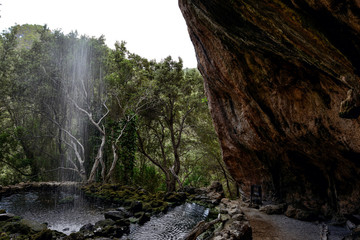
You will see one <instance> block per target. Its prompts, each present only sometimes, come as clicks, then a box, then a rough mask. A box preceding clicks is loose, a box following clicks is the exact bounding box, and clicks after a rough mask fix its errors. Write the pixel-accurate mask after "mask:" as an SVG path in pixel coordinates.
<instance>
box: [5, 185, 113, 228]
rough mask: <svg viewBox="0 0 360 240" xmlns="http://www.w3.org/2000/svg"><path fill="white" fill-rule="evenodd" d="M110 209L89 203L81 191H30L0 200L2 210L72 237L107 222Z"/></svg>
mask: <svg viewBox="0 0 360 240" xmlns="http://www.w3.org/2000/svg"><path fill="white" fill-rule="evenodd" d="M107 207H108V206H105V205H99V204H94V203H92V202H90V201H87V200H86V199H85V198H84V197H83V195H82V194H81V192H80V191H77V192H75V193H74V192H67V191H46V192H41V191H30V192H22V193H17V194H13V195H11V196H6V197H1V198H0V209H5V210H6V211H7V212H9V213H13V214H15V215H19V216H21V217H23V218H26V219H30V220H34V221H36V222H39V223H47V224H48V227H49V228H50V229H53V230H57V231H60V232H63V233H65V234H70V233H72V232H76V231H78V230H79V229H80V228H81V227H82V226H83V225H85V224H87V223H93V224H94V223H95V222H97V221H99V220H102V219H104V211H105V209H106V208H107Z"/></svg>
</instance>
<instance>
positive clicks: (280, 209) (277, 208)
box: [259, 203, 287, 215]
mask: <svg viewBox="0 0 360 240" xmlns="http://www.w3.org/2000/svg"><path fill="white" fill-rule="evenodd" d="M286 207H287V205H286V203H283V204H276V205H273V204H271V205H266V206H262V207H260V209H259V211H261V212H264V213H266V214H268V215H272V214H283V213H284V212H285V211H286Z"/></svg>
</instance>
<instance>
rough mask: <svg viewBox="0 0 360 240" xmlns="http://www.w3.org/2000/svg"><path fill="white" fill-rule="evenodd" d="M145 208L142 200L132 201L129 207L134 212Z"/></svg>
mask: <svg viewBox="0 0 360 240" xmlns="http://www.w3.org/2000/svg"><path fill="white" fill-rule="evenodd" d="M142 210H143V204H142V202H140V201H132V202H131V204H130V207H129V211H130V212H132V213H137V212H141V211H142Z"/></svg>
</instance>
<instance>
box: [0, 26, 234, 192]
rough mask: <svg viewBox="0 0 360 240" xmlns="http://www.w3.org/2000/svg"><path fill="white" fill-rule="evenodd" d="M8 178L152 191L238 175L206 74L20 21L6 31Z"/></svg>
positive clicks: (1, 167) (0, 52)
mask: <svg viewBox="0 0 360 240" xmlns="http://www.w3.org/2000/svg"><path fill="white" fill-rule="evenodd" d="M0 59H1V60H0V84H1V89H0V127H1V134H0V184H5V185H7V184H13V183H16V182H20V181H49V180H71V181H83V182H103V183H104V182H108V183H122V184H128V185H134V186H136V185H137V186H141V187H143V188H145V189H147V190H149V191H151V192H155V191H157V190H166V191H175V190H177V189H178V188H182V187H184V186H195V187H201V186H205V185H208V184H209V183H210V182H211V181H213V180H218V181H223V182H224V183H225V182H227V183H228V184H227V186H228V189H229V191H230V193H231V190H230V189H231V179H229V178H228V174H227V172H226V170H225V167H224V166H223V164H222V162H221V152H220V148H219V144H218V141H217V137H216V134H215V132H214V129H213V126H212V121H211V118H210V116H209V112H208V106H207V101H206V97H205V95H204V90H203V85H202V78H201V75H200V73H199V72H198V71H197V70H196V69H183V65H182V60H181V59H179V60H174V59H172V58H171V57H167V58H165V59H164V60H162V61H160V62H156V61H149V60H147V59H145V58H142V57H141V56H139V55H137V54H134V53H131V52H129V51H128V50H127V49H126V44H125V42H118V43H116V44H115V48H114V49H110V48H108V47H107V46H106V45H105V38H104V37H103V36H102V37H100V38H90V37H87V36H78V35H77V33H76V32H72V33H70V34H68V35H65V34H63V33H62V32H61V31H51V30H49V29H48V28H47V27H46V26H37V25H23V26H14V27H12V28H10V29H9V30H7V31H4V32H3V33H2V34H1V35H0Z"/></svg>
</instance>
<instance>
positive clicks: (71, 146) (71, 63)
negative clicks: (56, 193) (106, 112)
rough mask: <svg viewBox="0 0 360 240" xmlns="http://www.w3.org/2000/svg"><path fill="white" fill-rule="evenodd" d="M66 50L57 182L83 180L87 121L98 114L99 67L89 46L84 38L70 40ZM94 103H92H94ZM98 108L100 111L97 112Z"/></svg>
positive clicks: (87, 149)
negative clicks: (62, 144)
mask: <svg viewBox="0 0 360 240" xmlns="http://www.w3.org/2000/svg"><path fill="white" fill-rule="evenodd" d="M70 40H71V41H70V46H69V51H68V54H67V57H66V61H64V65H65V66H64V67H63V69H64V71H63V74H62V75H63V76H62V86H63V87H62V91H63V93H62V96H63V98H64V99H63V104H64V109H65V110H64V116H65V120H64V123H63V124H62V128H63V132H64V134H63V142H64V145H65V147H64V148H65V149H67V151H66V152H65V154H64V156H63V157H62V161H61V165H60V173H59V180H60V181H84V180H85V179H86V175H85V167H86V166H85V163H86V159H88V158H89V147H90V143H89V139H90V137H89V127H90V125H89V118H88V116H87V114H91V115H92V116H96V115H98V114H97V113H96V111H101V107H99V106H96V104H95V103H96V102H97V101H96V100H95V99H94V92H95V91H96V90H95V88H97V91H98V92H100V93H99V95H100V96H101V91H102V90H101V89H103V88H102V87H101V86H102V79H101V76H100V72H101V70H100V69H101V66H99V64H96V63H97V62H96V61H94V62H95V64H94V62H93V59H92V58H93V57H92V45H91V41H90V39H88V38H87V37H81V38H80V39H78V38H70ZM94 102H95V103H94ZM99 109H100V110H99Z"/></svg>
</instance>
